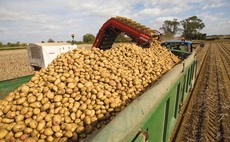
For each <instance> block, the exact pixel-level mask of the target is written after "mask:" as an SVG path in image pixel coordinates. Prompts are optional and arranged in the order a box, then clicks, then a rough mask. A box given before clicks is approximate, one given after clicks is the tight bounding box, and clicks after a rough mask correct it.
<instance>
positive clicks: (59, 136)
mask: <svg viewBox="0 0 230 142" xmlns="http://www.w3.org/2000/svg"><path fill="white" fill-rule="evenodd" d="M54 135H55V137H57V138H61V137H62V136H63V134H62V133H61V132H56V133H55V134H54Z"/></svg>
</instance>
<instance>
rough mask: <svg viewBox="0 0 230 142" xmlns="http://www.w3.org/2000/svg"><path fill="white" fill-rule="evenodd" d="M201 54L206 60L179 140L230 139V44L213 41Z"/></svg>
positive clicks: (181, 127)
mask: <svg viewBox="0 0 230 142" xmlns="http://www.w3.org/2000/svg"><path fill="white" fill-rule="evenodd" d="M206 52H207V53H206ZM197 57H198V60H202V57H204V62H203V64H200V65H199V69H200V74H199V76H198V78H197V82H196V84H195V87H194V90H193V92H192V94H191V96H192V97H191V101H190V103H189V106H188V109H187V111H186V113H185V114H183V115H184V119H183V122H182V123H181V125H180V126H179V127H180V130H179V132H178V134H177V136H176V139H175V141H194V142H195V141H215V142H216V141H217V142H218V141H220V142H222V141H226V142H227V141H230V128H229V126H230V117H229V115H230V44H227V43H210V44H208V45H206V46H205V48H204V49H203V50H202V51H201V52H199V53H198V56H197Z"/></svg>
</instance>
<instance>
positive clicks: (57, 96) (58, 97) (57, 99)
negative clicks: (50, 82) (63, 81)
mask: <svg viewBox="0 0 230 142" xmlns="http://www.w3.org/2000/svg"><path fill="white" fill-rule="evenodd" d="M53 100H54V102H60V101H61V100H62V95H56V96H54V98H53Z"/></svg>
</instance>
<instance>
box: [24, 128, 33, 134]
mask: <svg viewBox="0 0 230 142" xmlns="http://www.w3.org/2000/svg"><path fill="white" fill-rule="evenodd" d="M32 131H33V129H32V128H29V127H27V128H25V129H24V133H26V134H30V133H32Z"/></svg>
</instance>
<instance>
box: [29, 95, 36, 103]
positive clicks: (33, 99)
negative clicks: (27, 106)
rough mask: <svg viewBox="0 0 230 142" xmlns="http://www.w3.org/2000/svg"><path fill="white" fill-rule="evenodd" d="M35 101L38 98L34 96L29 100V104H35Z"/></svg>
mask: <svg viewBox="0 0 230 142" xmlns="http://www.w3.org/2000/svg"><path fill="white" fill-rule="evenodd" d="M35 101H36V97H35V96H33V95H32V96H30V97H29V98H28V102H29V103H34V102H35Z"/></svg>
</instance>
